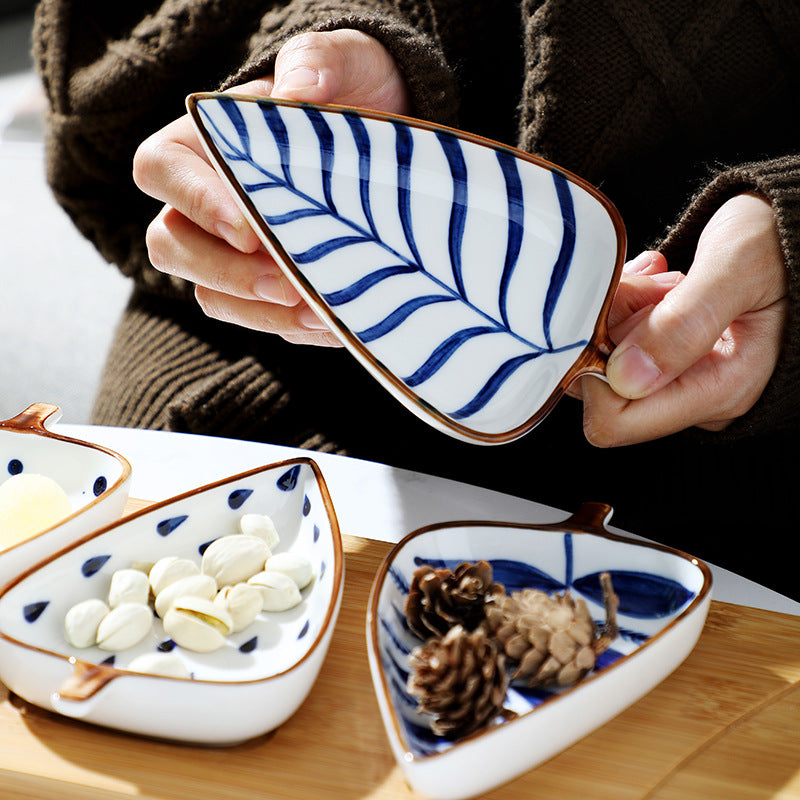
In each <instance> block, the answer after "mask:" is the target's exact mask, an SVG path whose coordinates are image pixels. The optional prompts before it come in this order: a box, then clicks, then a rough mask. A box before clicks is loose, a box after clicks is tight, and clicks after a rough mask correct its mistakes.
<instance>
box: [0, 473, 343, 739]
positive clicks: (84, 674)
mask: <svg viewBox="0 0 800 800" xmlns="http://www.w3.org/2000/svg"><path fill="white" fill-rule="evenodd" d="M246 512H254V513H260V514H268V515H269V516H270V517H271V519H273V520H274V522H275V526H276V529H277V530H278V531H279V533H280V542H279V544H277V545H276V552H289V553H295V554H297V555H298V556H304V557H306V558H307V559H308V560H309V561H310V562H311V564H312V569H313V579H312V581H311V583H310V584H308V585H307V586H306V587H305V588H304V589H303V590H302V600H301V602H300V603H299V604H298V605H296V606H295V607H293V608H292V609H290V610H288V611H284V612H279V613H265V612H262V613H261V614H259V615H258V616H257V617H256V618H255V619H254V620H253V621H252V622H250V623H249V624H248V625H247V626H246V627H244V628H243V629H242V630H240V631H236V630H231V631H230V632H229V633H228V635H227V636H225V641H224V643H223V644H222V646H220V647H219V648H218V649H214V650H213V651H211V652H196V651H193V650H190V649H187V648H184V647H181V646H180V645H178V644H176V642H175V641H174V640H173V639H172V638H171V637H170V636H169V635H168V634H167V633H165V630H164V626H163V624H162V621H161V620H160V619H159V618H157V617H155V616H154V614H153V612H152V611H150V614H151V617H152V622H151V625H150V628H149V630H148V631H147V632H146V633H145V635H144V637H143V639H142V640H141V641H140V642H138V643H136V642H134V643H133V644H131V642H132V641H133V640H134V638H135V637H134V636H133V632H129V633H126V634H125V641H123V642H122V643H121V645H120V648H119V649H114V648H113V647H112V648H111V649H110V650H109V649H103V648H101V647H99V646H97V645H93V646H89V647H76V646H73V645H71V644H69V643H68V641H67V639H66V637H65V619H66V617H67V614H68V612H69V611H70V609H73V608H75V607H76V606H77V605H78V604H79V603H81V602H82V601H85V600H87V599H89V598H95V599H98V600H100V601H103V602H105V601H106V599H107V596H108V591H109V589H110V585H111V579H112V576H113V575H115V574H117V573H119V571H120V570H126V569H128V568H132V567H133V568H137V569H142V568H143V565H144V564H149V565H151V566H149V567H148V569H152V565H155V564H156V563H158V562H159V561H160V560H161V559H166V560H167V561H169V560H170V558H173V557H174V558H175V559H176V560H177V559H186V560H187V561H193V562H195V563H196V564H198V565H199V564H200V563H201V560H202V554H203V552H204V551H205V550H206V549H207V548H208V546H209V545H210V544H211V542H212V541H214V540H217V539H219V538H220V537H223V536H227V535H243V534H241V533H239V532H238V525H239V520H240V518H241V516H242V515H243V514H244V513H246ZM163 571H164V570H161V572H162V573H163ZM343 582H344V558H343V551H342V543H341V537H340V534H339V528H338V522H337V519H336V514H335V511H334V508H333V503H332V501H331V498H330V495H329V493H328V490H327V487H326V484H325V481H324V479H323V477H322V474H321V473H320V471H319V468H318V467H317V465H316V464H315V462H313V461H311V460H310V459H306V458H296V459H291V460H288V461H282V462H279V463H276V464H271V465H268V466H265V467H262V468H259V469H256V470H252V471H249V472H245V473H242V474H240V475H236V476H233V477H231V478H228V479H226V480H223V481H220V482H217V483H214V484H211V485H209V486H204V487H201V488H198V489H196V490H195V491H192V492H188V493H186V494H183V495H180V496H178V497H175V498H172V499H170V500H167V501H164V502H162V503H158V504H156V505H153V506H149V507H147V508H145V509H142V510H141V511H138V512H136V513H135V514H132V515H131V516H128V517H125V518H124V519H122V520H120V521H118V522H117V523H115V524H112V525H109V526H106V527H105V528H102V529H100V530H99V531H95V532H93V533H91V534H89V535H87V536H85V537H83V538H82V539H80V540H79V541H77V542H75V543H74V544H72V545H71V546H69V547H67V548H65V549H64V550H62V551H60V552H59V553H56V554H55V555H53V556H51V557H50V558H48V559H47V560H45V561H43V562H41V563H40V564H38V565H36V567H35V568H34V569H33V570H31V571H30V572H29V573H27V574H26V575H23V576H21V577H19V578H18V579H16V580H15V581H13V582H12V583H10V584H9V585H8V586H7V587H6V589H5V590H4V591H3V592H2V594H0V679H1V680H2V681H3V682H4V683H5V684H6V685H7V686H8V687H9V689H10V690H12V691H14V692H15V693H17V694H18V695H19V696H20V697H22V698H23V699H25V700H27V701H29V702H31V703H33V704H35V705H39V706H42V707H43V708H47V709H50V710H54V711H56V712H58V713H60V714H63V715H65V716H70V717H75V718H79V719H82V720H84V721H86V722H91V723H94V724H97V725H102V726H106V727H111V728H116V729H119V730H123V731H128V732H132V733H138V734H142V735H149V736H156V737H159V738H165V739H173V740H178V741H182V742H188V743H201V744H215V745H217V744H233V743H236V742H240V741H243V740H246V739H250V738H253V737H255V736H259V735H261V734H264V733H267V732H268V731H270V730H273V729H274V728H276V727H277V726H279V725H280V724H282V723H283V722H284V721H285V720H286V719H288V718H289V717H290V716H291V715H292V714H293V713H295V711H296V710H297V709H298V708H299V707H300V705H301V704H302V702H303V701H304V700H305V698H306V696H307V695H308V693H309V692H310V691H311V688H312V686H313V683H314V681H315V679H316V676H317V674H318V672H319V669H320V668H321V666H322V662H323V660H324V658H325V655H326V652H327V648H328V644H329V642H330V638H331V635H332V633H333V629H334V626H335V623H336V619H337V616H338V612H339V606H340V603H341V596H342V590H343ZM168 588H169V587H168V585H167V586H166V588H165V589H162V591H166V590H167V589H168ZM193 600H194V601H197V602H193ZM180 601H181V605H182V608H183V609H184V610H188V611H189V612H190V613H191V612H196V611H198V609H199V611H200V613H201V614H205V613H206V611H208V612H209V613H210V614H211V615H216V616H218V617H221V618H225V617H227V615H228V612H227V611H226V610H224V609H223V608H222V607H220V606H217V607H211V608H209V607H206V606H203V605H202V603H201V598H194V599H193V598H191V597H189V596H183V597H181V598H180ZM203 602H207V603H211V601H210V600H204V601H203ZM126 605H133V603H129V604H126V603H123V604H121V605H120V606H118V607H117V610H118V609H120V608H123V609H124V608H125V606H126ZM170 610H174V609H170ZM126 613H127V612H126ZM167 613H169V612H167ZM98 617H99V618H103V614H102V613H101V614H99V615H98ZM105 619H108V617H105ZM127 622H128V621H127V620H123V623H124V624H121V625H120V626H119V629H120V630H122V631H126V630H127V628H126V627H125V626H126V625H127ZM231 627H232V626H231ZM85 643H86V642H85V641H80V642H78V644H85ZM105 647H106V645H104V648H105ZM165 653H168V654H169V655H170V656H173V658H171V659H169V660H167V659H162V658H161V657H160V656H161V655H164V654H165ZM174 656H177V658H174ZM167 662H168V663H167ZM134 668H135V669H137V670H138V669H141V670H143V671H141V672H139V671H133V670H134ZM156 673H158V674H156ZM181 675H188V676H189V677H175V676H181Z"/></svg>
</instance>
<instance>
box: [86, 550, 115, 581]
mask: <svg viewBox="0 0 800 800" xmlns="http://www.w3.org/2000/svg"><path fill="white" fill-rule="evenodd" d="M109 558H111V556H110V555H103V556H93V557H92V558H87V559H86V561H84V562H83V564H81V574H82V575H83V577H84V578H91V577H92V575H94V574H96V573H97V572H99V571H100V570H101V569H102V568H103V565H104V564H105V563H106V561H108V559H109Z"/></svg>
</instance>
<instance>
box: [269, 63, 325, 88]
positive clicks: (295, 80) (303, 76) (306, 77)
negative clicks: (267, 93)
mask: <svg viewBox="0 0 800 800" xmlns="http://www.w3.org/2000/svg"><path fill="white" fill-rule="evenodd" d="M318 83H319V72H317V71H316V70H315V69H311V68H310V67H295V68H294V69H291V70H289V72H287V73H286V74H284V75H282V76H281V78H280V80H279V81H278V83H277V84H276V85H275V90H274V91H278V92H285V91H287V90H288V91H296V90H298V89H309V88H311V87H312V86H316V85H317V84H318Z"/></svg>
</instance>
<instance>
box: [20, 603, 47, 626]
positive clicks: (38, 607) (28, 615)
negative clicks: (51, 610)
mask: <svg viewBox="0 0 800 800" xmlns="http://www.w3.org/2000/svg"><path fill="white" fill-rule="evenodd" d="M48 605H50V601H49V600H41V601H39V602H37V603H28V605H26V606H25V607H24V608H23V609H22V616H23V617H25V622H36V620H37V619H39V617H40V616H41V615H42V612H43V611H44V610H45V609H46V608H47V606H48Z"/></svg>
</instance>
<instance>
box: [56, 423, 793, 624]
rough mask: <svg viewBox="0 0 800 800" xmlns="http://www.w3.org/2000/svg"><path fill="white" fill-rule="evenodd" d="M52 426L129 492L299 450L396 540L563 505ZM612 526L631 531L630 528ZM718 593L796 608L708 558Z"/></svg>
mask: <svg viewBox="0 0 800 800" xmlns="http://www.w3.org/2000/svg"><path fill="white" fill-rule="evenodd" d="M51 430H52V431H53V432H54V433H59V434H61V435H63V436H71V437H74V438H77V439H84V440H86V441H91V442H95V443H97V444H100V445H103V446H105V447H108V448H110V449H112V450H115V451H116V452H118V453H120V454H122V455H123V456H125V458H127V459H128V461H130V463H131V466H132V468H133V473H132V482H131V491H130V496H131V497H135V498H138V499H142V500H151V501H154V502H156V501H159V500H165V499H167V498H169V497H172V496H174V495H176V494H180V493H181V492H185V491H188V490H190V489H195V488H197V487H199V486H203V485H205V484H207V483H211V482H213V481H216V480H220V479H222V478H226V477H228V476H230V475H235V474H237V473H239V472H244V471H245V470H248V469H252V468H255V467H260V466H263V465H265V464H271V463H273V462H275V461H281V460H283V459H286V458H292V457H295V456H297V455H304V456H307V457H311V458H313V459H314V460H315V461H316V462H317V464H318V465H319V467H320V469H321V470H322V473H323V475H324V476H325V481H326V482H327V484H328V488H329V489H330V492H331V496H332V498H333V502H334V506H335V508H336V515H337V517H338V519H339V525H340V527H341V530H342V533H344V534H348V535H351V536H360V537H363V538H367V539H377V540H380V541H386V542H397V541H399V540H400V539H402V538H403V537H404V536H405V535H406V534H407V533H410V532H411V531H413V530H416V529H417V528H419V527H422V526H423V525H429V524H431V523H435V522H446V521H448V520H468V519H472V520H493V521H505V522H527V523H534V524H539V523H547V522H556V521H559V520H563V519H566V518H567V517H568V516H569V514H570V513H571V512H573V511H575V510H576V509H570V510H569V512H567V511H563V510H559V509H556V508H552V507H550V506H545V505H542V504H540V503H535V502H532V501H530V500H523V499H521V498H518V497H512V496H511V495H506V494H502V493H500V492H494V491H489V490H487V489H481V488H478V487H475V486H470V485H467V484H463V483H458V482H455V481H451V480H447V479H444V478H438V477H434V476H432V475H425V474H422V473H418V472H409V471H407V470H401V469H395V468H393V467H388V466H386V465H383V464H376V463H373V462H369V461H361V460H358V459H353V458H345V457H343V456H335V455H331V454H329V453H317V452H313V453H312V452H309V451H307V450H302V451H301V450H295V449H293V448H289V447H279V446H277V445H270V444H262V443H259V442H247V441H240V440H235V439H224V438H218V437H212V436H197V435H192V434H183V433H167V432H163V431H149V430H138V429H132V428H108V427H98V426H89V425H74V424H62V423H58V424H56V425H53V426H52V428H51ZM609 527H610V530H613V531H614V532H616V533H623V534H626V535H629V536H635V537H636V538H641V537H639V536H637V535H636V533H635V532H633V531H622V530H619V529H617V528H614V527H612V526H609ZM709 566H710V567H711V570H712V573H713V576H714V585H713V596H714V599H716V600H721V601H724V602H728V603H738V604H740V605H748V606H754V607H756V608H764V609H767V610H771V611H781V612H785V613H789V614H795V615H798V616H800V603H797V602H795V601H793V600H791V599H789V598H787V597H784V596H783V595H780V594H778V593H776V592H773V591H771V590H769V589H766V588H764V587H762V586H759V585H758V584H756V583H754V582H752V581H749V580H746V579H744V578H741V577H739V576H737V575H734V574H733V573H732V572H729V571H728V570H724V569H721V568H719V567H716V566H714V565H713V564H710V565H709Z"/></svg>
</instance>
